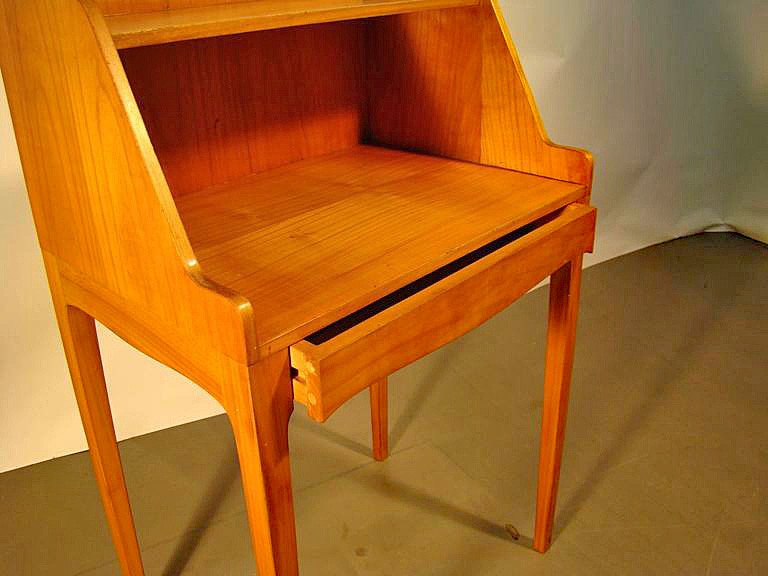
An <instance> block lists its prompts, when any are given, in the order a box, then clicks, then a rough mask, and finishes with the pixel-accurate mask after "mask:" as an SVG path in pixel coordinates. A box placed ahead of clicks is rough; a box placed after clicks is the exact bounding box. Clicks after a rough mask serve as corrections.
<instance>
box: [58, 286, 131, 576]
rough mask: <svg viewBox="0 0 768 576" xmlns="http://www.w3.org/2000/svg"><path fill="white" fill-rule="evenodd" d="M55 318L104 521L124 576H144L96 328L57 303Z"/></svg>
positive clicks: (84, 316) (76, 311) (79, 313)
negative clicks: (105, 520) (94, 476)
mask: <svg viewBox="0 0 768 576" xmlns="http://www.w3.org/2000/svg"><path fill="white" fill-rule="evenodd" d="M54 302H55V304H56V312H57V318H58V321H59V329H60V331H61V337H62V340H63V342H64V350H65V352H66V355H67V362H68V364H69V372H70V374H71V376H72V385H73V387H74V389H75V396H76V397H77V405H78V408H79V409H80V417H81V419H82V421H83V429H84V430H85V436H86V438H87V440H88V447H89V449H90V450H89V451H90V455H91V461H92V462H93V470H94V473H95V475H96V483H97V484H98V487H99V492H100V493H101V501H102V503H103V504H104V511H105V513H106V515H107V521H108V522H109V528H110V530H111V532H112V540H113V542H114V544H115V548H116V550H117V557H118V560H119V562H120V568H121V570H122V573H123V574H124V575H125V576H144V568H143V566H142V563H141V552H140V550H139V543H138V540H137V538H136V528H135V526H134V523H133V515H132V514H131V506H130V503H129V501H128V490H127V489H126V486H125V478H124V476H123V467H122V464H121V462H120V452H119V450H118V447H117V438H116V437H115V429H114V425H113V423H112V412H111V410H110V407H109V398H108V396H107V387H106V382H105V381H104V370H103V368H102V364H101V355H100V353H99V343H98V339H97V336H96V325H95V323H94V320H93V318H91V317H90V316H89V315H87V314H86V313H85V312H83V311H81V310H79V309H77V308H74V307H72V306H66V305H65V304H63V303H62V302H59V301H57V296H56V295H55V294H54Z"/></svg>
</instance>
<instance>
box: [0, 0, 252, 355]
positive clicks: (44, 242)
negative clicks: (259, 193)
mask: <svg viewBox="0 0 768 576" xmlns="http://www.w3.org/2000/svg"><path fill="white" fill-rule="evenodd" d="M0 65H1V66H2V70H3V78H4V81H5V85H6V90H7V92H8V100H9V104H10V108H11V115H12V118H13V122H14V127H15V130H16V134H17V142H18V146H19V151H20V155H21V160H22V164H23V166H24V173H25V177H26V181H27V189H28V192H29V197H30V204H31V206H32V212H33V215H34V218H35V224H36V227H37V230H38V237H39V240H40V244H41V247H42V248H43V250H45V251H46V252H48V253H50V254H52V255H54V256H55V257H56V258H57V259H59V260H61V261H62V262H65V263H66V264H67V266H68V267H69V268H70V269H71V270H73V271H75V272H76V273H77V274H78V275H80V276H82V277H84V278H88V279H89V280H90V281H91V282H92V283H93V284H95V285H97V286H99V287H100V288H102V289H103V290H105V291H106V292H108V293H110V294H113V295H114V296H115V297H116V300H119V301H120V302H123V303H124V304H125V306H126V308H125V310H124V311H125V313H126V314H128V315H130V316H134V317H139V318H145V320H146V323H147V324H149V323H159V324H160V325H162V326H163V331H164V332H178V333H180V334H205V335H206V338H207V339H208V341H209V342H210V346H211V347H213V348H215V349H218V350H220V351H221V352H222V353H224V354H226V355H229V356H230V357H232V358H236V359H239V360H242V361H244V362H245V361H246V360H247V358H248V354H249V350H250V349H251V348H253V347H252V346H249V345H248V344H247V341H248V340H250V339H251V338H253V324H252V321H251V319H250V315H249V313H250V307H249V305H248V303H247V302H246V301H245V300H243V299H242V298H238V297H236V296H234V295H233V294H232V293H231V292H229V291H227V290H226V289H224V288H220V287H215V286H214V285H213V284H212V283H210V282H209V281H208V280H207V279H206V278H204V277H203V276H202V273H201V271H200V268H199V264H198V263H197V259H196V257H195V256H194V253H193V252H192V249H191V247H190V246H189V242H188V240H187V237H186V233H185V232H184V229H183V227H182V225H181V222H180V220H179V219H178V214H177V212H176V209H175V206H174V204H173V199H172V197H171V195H170V193H169V192H168V187H167V185H166V184H165V180H164V178H163V174H162V171H161V169H160V166H159V165H158V163H157V160H156V158H155V155H154V152H153V150H152V146H151V144H150V141H149V138H148V137H147V134H146V132H145V130H144V128H143V123H142V121H141V116H140V114H139V112H138V109H137V107H136V104H135V102H134V99H133V95H132V94H131V91H130V88H129V86H128V82H127V80H126V79H125V76H124V75H123V74H122V67H121V65H120V61H119V59H118V57H117V53H116V52H115V51H114V48H113V47H112V45H111V40H110V38H109V34H108V31H107V30H106V27H105V26H104V22H103V19H102V18H101V16H100V15H99V14H98V12H97V11H95V9H93V7H92V6H91V5H90V3H88V2H85V3H83V4H81V3H80V2H76V1H72V0H50V1H43V0H24V1H21V0H4V1H3V3H2V13H1V14H0Z"/></svg>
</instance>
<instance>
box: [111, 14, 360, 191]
mask: <svg viewBox="0 0 768 576" xmlns="http://www.w3.org/2000/svg"><path fill="white" fill-rule="evenodd" d="M363 31H364V30H363V26H362V25H361V23H360V22H342V23H337V24H328V25H325V26H313V27H309V28H289V29H287V30H272V31H268V32H261V33H257V34H241V35H236V36H227V37H222V38H211V39H209V40H200V41H196V42H181V43H178V44H172V45H164V46H148V47H144V48H135V49H131V50H124V51H122V52H121V58H122V61H123V64H124V66H125V69H126V73H127V75H128V79H129V80H130V82H131V87H132V88H133V90H134V93H135V94H136V98H137V101H138V104H139V109H140V110H141V113H142V116H143V118H144V121H145V123H146V126H147V130H148V132H149V136H150V138H151V139H152V144H153V145H154V148H155V152H156V153H157V156H158V158H159V160H160V164H161V165H162V167H163V171H164V173H165V177H166V178H167V180H168V184H169V186H170V188H171V192H172V193H173V195H174V196H179V195H182V194H186V193H188V192H191V191H195V190H200V189H201V188H206V187H208V186H211V185H213V184H218V183H222V182H231V181H233V180H237V179H239V178H243V177H244V176H248V175H250V174H253V173H256V172H261V171H263V170H268V169H270V168H275V167H277V166H281V165H283V164H287V163H290V162H295V161H297V160H302V159H305V158H311V157H313V156H321V155H324V154H328V153H330V152H334V151H337V150H342V149H345V148H349V147H351V146H355V145H356V144H358V142H359V141H360V134H361V132H362V124H363V100H364V96H363V80H362V78H363V49H362V48H363V42H364V40H363Z"/></svg>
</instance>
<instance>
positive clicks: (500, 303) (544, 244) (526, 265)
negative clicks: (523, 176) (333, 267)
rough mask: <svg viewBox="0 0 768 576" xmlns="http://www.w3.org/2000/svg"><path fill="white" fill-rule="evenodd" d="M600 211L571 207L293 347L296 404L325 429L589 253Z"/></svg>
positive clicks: (499, 241)
mask: <svg viewBox="0 0 768 576" xmlns="http://www.w3.org/2000/svg"><path fill="white" fill-rule="evenodd" d="M594 231H595V209H594V208H592V207H589V206H585V205H583V204H572V205H569V206H566V207H565V208H563V209H562V210H559V211H558V212H556V213H554V214H551V215H549V216H547V217H545V218H542V219H540V220H537V221H536V222H533V223H532V224H529V225H528V226H525V227H523V228H521V229H519V230H516V231H515V232H512V233H511V234H507V235H506V236H503V237H502V238H499V239H498V240H496V241H494V242H492V243H490V244H488V245H486V246H483V247H482V248H480V249H478V250H475V251H474V252H472V253H470V254H467V255H466V256H464V257H462V258H460V259H458V260H456V261H454V262H451V263H450V264H448V265H446V266H443V267H442V268H440V269H438V270H436V271H435V272H433V273H431V274H429V275H427V276H425V277H423V278H421V279H419V280H417V281H416V282H413V283H411V284H409V285H408V286H405V287H403V288H401V289H400V290H398V291H396V292H394V293H392V294H390V295H388V296H386V297H384V298H382V299H380V300H378V301H376V302H374V303H372V304H371V305H369V306H366V307H365V308H363V309H362V310H359V311H357V312H355V313H353V314H351V315H349V316H347V317H345V318H343V319H341V320H339V321H338V322H335V323H334V324H332V325H330V326H328V327H326V328H324V329H322V330H320V331H318V332H316V333H315V334H312V335H311V336H309V337H308V338H306V339H305V340H302V341H301V342H298V343H297V344H295V345H293V346H291V351H290V353H291V365H292V367H293V371H294V378H293V387H294V398H295V399H296V400H297V401H298V402H300V403H302V404H305V405H306V406H307V408H308V410H309V414H310V416H311V417H312V418H313V419H315V420H317V421H320V422H322V421H325V420H326V419H327V418H328V417H329V416H330V415H331V414H332V413H333V412H334V411H335V410H336V409H337V408H338V407H339V406H341V405H342V404H343V403H344V402H346V401H347V400H348V399H350V398H351V397H352V396H354V395H355V394H357V393H358V392H360V391H362V390H364V389H366V388H367V387H368V386H370V385H371V384H372V383H373V382H375V381H376V380H379V379H381V378H386V377H387V376H388V375H389V374H391V373H393V372H395V371H396V370H398V369H400V368H402V367H404V366H406V365H408V364H410V363H411V362H413V361H415V360H418V359H419V358H421V357H422V356H425V355H427V354H429V353H430V352H432V351H434V350H436V349H438V348H439V347H441V346H443V345H444V344H447V343H448V342H451V341H452V340H455V339H456V338H458V337H459V336H461V335H463V334H465V333H466V332H468V331H469V330H471V329H473V328H475V327H477V326H479V325H480V324H482V323H483V322H485V321H486V320H488V319H489V318H490V317H492V316H494V315H495V314H497V313H498V312H500V311H501V310H503V309H504V308H506V307H507V306H508V305H509V304H511V303H512V302H514V301H515V300H516V299H517V298H519V297H520V296H522V295H523V294H525V293H526V292H527V291H528V290H530V289H531V288H533V287H534V286H536V284H538V283H539V282H541V281H542V280H543V279H545V278H546V277H547V276H549V275H550V274H552V273H553V272H555V271H556V270H557V269H559V268H560V267H561V266H563V265H564V264H566V263H567V262H568V261H570V260H572V259H574V258H576V257H578V256H579V255H580V254H583V253H584V252H590V251H592V247H593V243H594Z"/></svg>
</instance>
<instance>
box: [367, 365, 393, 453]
mask: <svg viewBox="0 0 768 576" xmlns="http://www.w3.org/2000/svg"><path fill="white" fill-rule="evenodd" d="M369 390H370V393H371V431H372V438H373V457H374V459H376V460H379V461H382V460H386V459H387V457H388V456H389V424H388V422H389V420H388V414H389V404H388V399H387V379H386V378H382V379H381V380H377V381H376V382H374V383H373V384H371V386H370V388H369Z"/></svg>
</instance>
